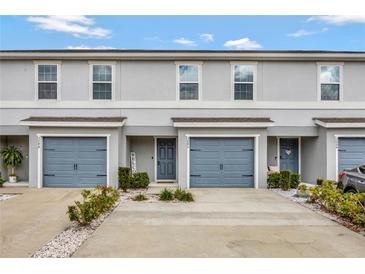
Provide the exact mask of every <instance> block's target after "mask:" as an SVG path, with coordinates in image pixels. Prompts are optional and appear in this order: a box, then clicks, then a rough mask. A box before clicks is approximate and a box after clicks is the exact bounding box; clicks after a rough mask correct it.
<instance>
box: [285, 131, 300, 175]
mask: <svg viewBox="0 0 365 274" xmlns="http://www.w3.org/2000/svg"><path fill="white" fill-rule="evenodd" d="M298 147H299V146H298V138H280V170H290V171H291V172H295V173H298V172H299V164H298V159H299V158H298V157H299V149H298Z"/></svg>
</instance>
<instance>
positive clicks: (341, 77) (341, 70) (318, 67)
mask: <svg viewBox="0 0 365 274" xmlns="http://www.w3.org/2000/svg"><path fill="white" fill-rule="evenodd" d="M324 66H338V67H339V68H340V82H337V83H335V82H332V83H327V82H323V83H322V82H321V67H324ZM343 66H344V63H322V62H321V63H317V100H318V101H320V102H342V101H343ZM321 84H338V85H339V86H340V88H339V91H338V92H339V95H338V101H333V100H322V90H321Z"/></svg>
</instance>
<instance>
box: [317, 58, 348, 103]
mask: <svg viewBox="0 0 365 274" xmlns="http://www.w3.org/2000/svg"><path fill="white" fill-rule="evenodd" d="M342 67H343V66H342V65H334V64H320V65H319V95H320V100H321V101H341V97H342Z"/></svg>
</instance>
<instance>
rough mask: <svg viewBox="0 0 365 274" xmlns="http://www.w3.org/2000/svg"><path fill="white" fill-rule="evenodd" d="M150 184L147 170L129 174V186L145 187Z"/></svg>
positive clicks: (134, 187)
mask: <svg viewBox="0 0 365 274" xmlns="http://www.w3.org/2000/svg"><path fill="white" fill-rule="evenodd" d="M149 184H150V178H149V177H148V174H147V172H136V173H133V174H132V175H131V176H130V180H129V188H132V189H137V188H147V187H148V185H149Z"/></svg>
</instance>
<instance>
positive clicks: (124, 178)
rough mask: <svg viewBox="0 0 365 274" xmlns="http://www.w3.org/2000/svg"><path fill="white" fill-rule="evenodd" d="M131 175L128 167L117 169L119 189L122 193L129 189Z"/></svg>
mask: <svg viewBox="0 0 365 274" xmlns="http://www.w3.org/2000/svg"><path fill="white" fill-rule="evenodd" d="M131 174H132V173H131V169H130V168H129V167H119V169H118V181H119V188H120V189H122V190H123V191H124V192H126V191H127V189H128V188H129V184H130V179H131Z"/></svg>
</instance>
